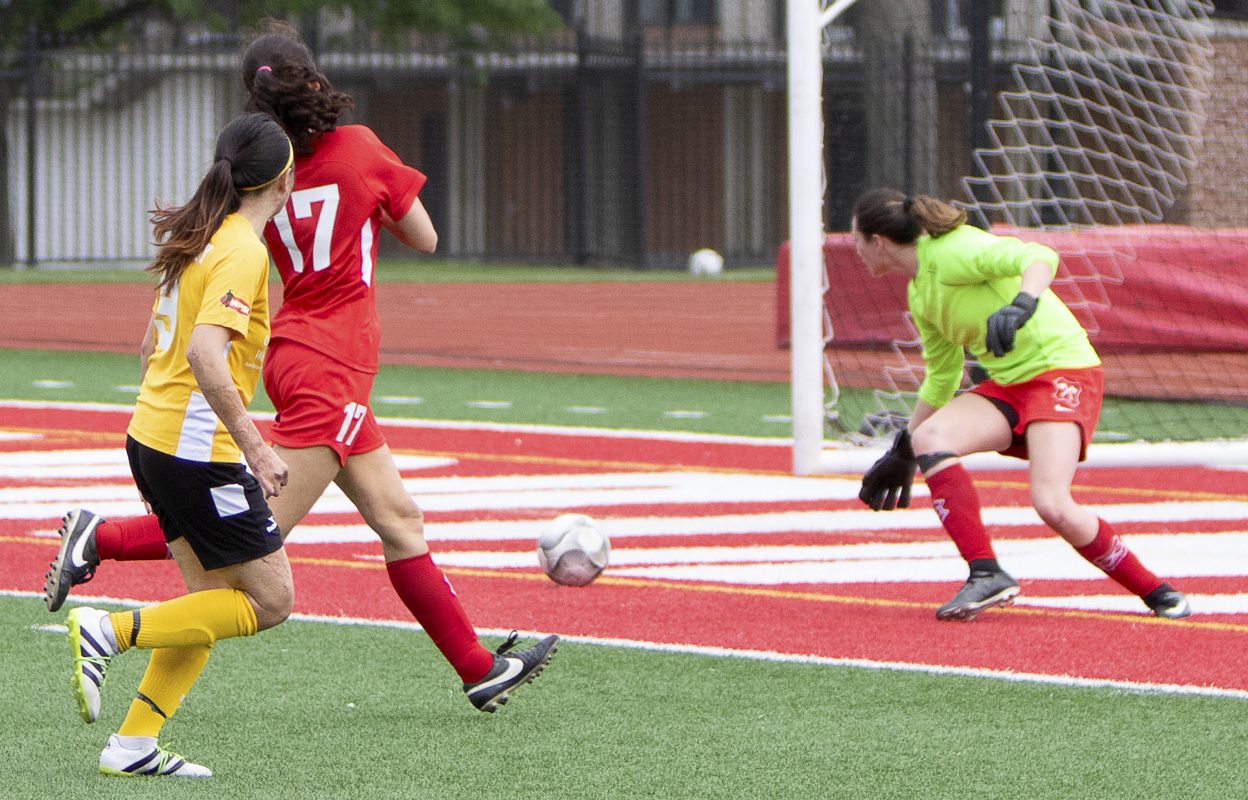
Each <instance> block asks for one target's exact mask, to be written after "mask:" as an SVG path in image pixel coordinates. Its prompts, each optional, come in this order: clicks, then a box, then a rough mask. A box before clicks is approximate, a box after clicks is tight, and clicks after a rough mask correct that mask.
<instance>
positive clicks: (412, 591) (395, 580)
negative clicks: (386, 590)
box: [386, 553, 494, 683]
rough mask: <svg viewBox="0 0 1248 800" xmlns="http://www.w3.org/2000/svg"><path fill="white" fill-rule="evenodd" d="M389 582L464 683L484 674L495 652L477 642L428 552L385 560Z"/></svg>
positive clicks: (459, 606)
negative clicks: (395, 559) (396, 559)
mask: <svg viewBox="0 0 1248 800" xmlns="http://www.w3.org/2000/svg"><path fill="white" fill-rule="evenodd" d="M386 572H388V573H389V574H390V583H392V584H394V590H395V591H396V592H398V594H399V599H401V600H402V601H403V604H404V605H405V606H407V608H408V610H409V611H411V612H412V616H414V617H415V618H416V621H417V622H419V623H420V626H421V627H422V628H424V629H425V632H426V633H428V634H429V638H430V639H432V640H433V643H434V644H435V645H436V646H437V648H438V649H439V650H441V651H442V655H444V656H446V660H447V661H449V662H451V666H452V667H454V668H455V671H456V672H457V673H459V677H460V679H461V680H462V681H463V682H464V683H475V682H476V681H479V680H481V679H482V678H483V677H485V673H487V672H489V671H490V667H492V666H493V665H494V654H493V653H491V652H490V651H489V650H486V649H485V648H484V647H482V646H481V643H480V642H479V641H477V632H476V631H475V630H473V627H472V623H470V622H469V621H468V615H467V614H465V613H464V607H463V606H462V605H460V603H459V598H458V597H457V596H456V595H455V590H454V588H452V587H451V582H450V581H449V580H448V579H447V577H446V575H444V574H443V573H442V570H440V569H438V567H437V565H436V564H434V563H433V557H432V556H431V555H430V554H429V553H425V554H424V555H423V556H414V557H412V558H403V559H400V560H398V561H390V562H387V563H386Z"/></svg>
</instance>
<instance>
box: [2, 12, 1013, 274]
mask: <svg viewBox="0 0 1248 800" xmlns="http://www.w3.org/2000/svg"><path fill="white" fill-rule="evenodd" d="M638 30H639V31H640V32H633V33H627V34H626V35H624V36H622V37H617V38H608V37H602V36H592V35H589V34H587V33H584V32H580V33H578V32H574V31H571V30H567V31H563V32H561V33H559V34H557V35H555V36H551V37H547V38H544V39H541V40H536V39H535V40H525V41H520V42H516V43H515V46H514V47H512V48H509V49H506V50H490V51H484V50H471V51H465V50H462V49H457V48H455V47H454V46H452V45H451V43H450V42H449V41H448V40H445V39H440V38H436V37H425V38H413V39H412V40H411V41H410V42H408V43H407V44H406V45H405V46H404V47H403V48H401V49H400V48H394V47H381V46H379V45H378V44H377V43H376V42H375V41H373V40H370V39H368V38H366V37H365V38H360V37H355V38H344V39H339V40H333V41H327V42H324V43H322V46H320V47H319V48H318V53H317V57H318V60H319V61H320V63H321V66H322V67H323V68H324V69H325V71H326V73H327V74H328V75H329V76H330V77H331V78H332V79H333V80H334V82H335V85H336V86H337V87H338V88H340V89H343V90H345V91H347V92H349V93H351V94H352V95H353V96H354V97H355V99H356V101H357V106H356V110H355V112H354V117H353V119H354V121H358V122H362V123H365V124H368V125H369V126H371V127H372V128H373V129H374V130H376V131H377V133H378V134H379V135H380V137H381V138H382V140H383V141H385V142H386V143H388V144H389V145H390V146H391V147H392V148H393V149H394V150H395V151H396V152H397V153H398V154H399V155H400V156H401V157H402V158H403V159H404V160H405V161H407V162H408V163H411V164H414V165H415V166H417V167H419V168H420V169H422V170H423V171H424V172H426V173H427V174H428V175H429V177H430V180H429V182H428V184H427V188H426V189H425V191H424V194H423V195H422V198H423V200H424V202H425V204H426V206H427V207H428V209H429V211H430V214H431V216H432V217H433V219H434V222H435V224H436V225H437V226H438V228H439V232H440V250H441V252H442V254H444V255H447V256H450V257H463V258H481V259H507V260H529V261H542V262H547V263H552V262H553V263H590V262H609V263H620V264H634V265H640V266H644V267H667V266H678V265H683V264H684V263H685V259H686V258H687V256H688V254H689V253H690V252H691V251H693V250H696V249H698V248H702V247H710V248H713V249H716V250H718V251H720V252H721V253H723V254H724V255H725V257H726V259H727V263H728V264H729V265H730V266H733V265H740V264H769V263H772V262H773V261H774V258H775V252H776V248H777V247H778V245H779V244H780V243H781V242H782V241H784V240H785V239H787V237H788V232H787V229H786V225H787V222H786V220H787V157H786V152H787V140H786V135H787V134H786V130H787V125H786V119H787V105H786V104H787V97H786V93H785V81H786V73H785V52H784V46H783V40H782V38H781V39H779V40H777V32H776V31H775V30H774V26H773V27H772V28H769V29H768V30H767V31H766V32H765V34H766V35H765V37H764V38H760V39H756V40H752V41H726V40H724V38H723V37H722V33H721V32H720V31H719V30H718V29H717V28H715V27H714V26H706V25H693V26H684V27H680V28H672V27H670V26H669V27H666V28H641V29H638ZM238 43H239V40H238V37H234V36H227V37H200V38H198V39H188V38H187V37H179V36H177V35H175V34H169V35H166V36H154V37H130V38H127V39H126V40H124V41H123V40H117V39H113V40H92V41H76V42H63V41H62V42H56V43H51V42H49V41H46V40H32V41H30V42H28V43H27V46H26V47H25V48H24V49H22V50H20V51H16V52H9V53H0V59H2V61H0V64H2V65H5V69H4V71H3V72H0V120H3V126H2V127H0V178H2V179H3V185H5V186H7V192H5V193H4V195H3V197H0V262H10V263H18V264H31V265H34V264H55V263H61V264H93V263H105V262H106V263H142V262H144V261H146V260H147V259H148V258H149V257H150V255H151V249H152V248H151V245H150V241H149V239H150V232H149V227H148V223H147V211H148V210H149V209H150V208H152V206H153V204H154V203H155V202H157V201H161V202H165V203H176V202H181V201H183V200H185V199H186V197H188V196H189V194H190V191H191V190H192V189H193V187H194V185H195V183H196V182H197V181H198V179H199V177H200V175H202V173H203V170H204V169H205V168H206V166H207V160H208V157H209V155H210V153H211V150H212V142H213V140H214V138H215V135H216V133H217V131H218V130H219V129H220V128H221V126H222V125H224V124H225V122H226V121H228V120H229V119H230V118H231V117H232V116H234V115H235V114H236V113H238V112H239V111H240V110H241V108H242V103H243V96H242V89H241V81H240V78H239V75H238V74H237V62H238V58H237V55H238ZM895 46H896V47H897V48H899V49H897V50H896V51H895V52H886V53H882V54H877V55H881V56H882V57H883V59H884V62H883V63H890V62H891V63H896V64H902V65H908V66H906V68H905V69H901V70H898V71H895V72H892V73H889V74H886V75H871V74H869V73H870V69H869V66H870V65H869V64H867V63H865V62H864V58H863V55H862V53H861V52H860V50H861V48H859V46H858V45H857V43H856V42H855V40H854V36H853V34H852V31H850V30H849V29H843V30H842V31H841V36H840V37H839V39H834V40H831V41H829V46H828V48H827V50H826V53H825V81H824V83H825V91H824V96H825V99H824V119H825V129H826V141H825V153H826V159H825V174H826V178H827V195H826V217H827V222H828V227H829V228H830V229H833V230H836V229H843V228H844V227H845V226H846V225H847V224H848V209H849V204H850V203H851V202H852V200H853V198H854V197H855V196H856V195H857V194H858V193H859V192H860V191H861V190H862V189H863V188H864V187H865V186H866V185H867V183H868V182H878V181H880V180H885V181H889V182H894V183H905V184H906V188H912V189H916V190H921V191H932V192H937V193H943V194H947V195H951V194H954V193H956V191H957V181H958V179H959V178H960V177H961V176H962V175H963V174H965V173H966V171H967V169H968V168H969V165H970V134H969V130H970V125H969V119H968V116H967V115H968V108H969V105H968V99H967V98H968V89H969V86H970V83H969V81H970V74H969V72H968V69H969V67H968V56H969V45H968V43H967V42H966V41H965V40H963V41H950V40H927V39H925V40H923V41H921V42H915V41H905V42H898V43H897V44H896V45H895ZM1002 47H1003V46H1002V45H1000V44H998V52H997V55H996V61H997V63H1004V61H1005V60H1008V54H1006V53H1005V52H1004V51H1003V50H1002V49H1001V48H1002ZM916 97H922V98H923V102H917V101H916V100H915V98H916ZM897 103H901V104H904V105H905V110H904V113H900V114H897V113H893V112H892V111H890V110H889V109H890V108H892V107H893V106H894V105H895V104H897ZM879 107H883V113H882V115H881V114H879V113H877V114H875V116H872V114H873V112H872V109H873V108H879ZM881 126H883V128H881ZM881 130H885V131H889V136H888V137H884V136H882V134H881V132H880V131H881ZM898 148H901V150H898ZM898 153H901V154H902V155H900V156H899V155H898ZM890 164H892V165H894V166H893V167H889V166H888V165H890ZM898 165H899V166H898ZM811 168H812V169H819V168H820V166H819V165H811ZM899 170H900V171H899ZM388 246H392V245H388Z"/></svg>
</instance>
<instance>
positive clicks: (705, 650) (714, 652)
mask: <svg viewBox="0 0 1248 800" xmlns="http://www.w3.org/2000/svg"><path fill="white" fill-rule="evenodd" d="M0 596H4V597H21V598H35V597H39V598H41V597H42V596H43V595H42V594H41V593H38V592H17V591H6V590H0ZM75 599H76V600H78V601H80V602H83V603H111V604H114V605H120V606H126V607H128V608H135V607H139V606H143V605H147V604H146V603H143V602H140V601H138V600H130V599H124V598H116V597H104V596H94V597H85V596H76V597H75ZM1005 610H1009V609H1005ZM290 619H292V620H296V621H299V622H312V623H320V624H328V625H342V626H358V627H368V628H395V629H398V630H407V631H421V630H423V628H421V627H420V625H418V624H416V623H415V622H404V621H402V620H378V619H364V618H361V617H330V616H324V615H318V614H291V615H290ZM477 632H478V633H479V634H483V635H485V636H499V637H503V636H507V635H508V634H509V633H510V630H509V629H508V630H504V629H501V628H499V629H490V628H478V629H477ZM518 633H519V634H520V635H521V636H522V637H526V638H538V637H540V636H542V635H544V634H542V633H540V632H536V631H518ZM560 639H562V640H563V641H566V642H574V643H576V644H588V645H596V646H600V647H617V648H621V649H627V650H648V651H653V652H661V653H678V654H682V655H696V656H711V657H715V658H739V659H745V660H749V661H768V662H775V663H783V664H810V665H817V666H825V667H846V668H850V669H865V670H873V671H877V672H913V673H919V674H925V675H935V676H946V675H948V676H954V677H963V678H983V679H987V680H996V681H1005V682H1007V683H1034V684H1043V685H1049V686H1058V687H1062V688H1067V689H1113V690H1117V691H1124V692H1130V693H1132V694H1152V695H1169V696H1200V697H1217V698H1223V699H1228V700H1240V701H1248V691H1245V690H1242V689H1220V688H1215V687H1209V686H1184V685H1182V684H1173V683H1141V682H1138V681H1115V680H1109V679H1100V678H1073V677H1070V676H1068V675H1043V674H1039V673H1032V672H1011V671H1006V670H992V669H984V668H981V667H949V666H944V665H941V664H915V663H906V662H898V661H872V660H869V659H861V658H829V657H826V656H813V655H792V654H788V653H777V652H773V651H769V650H733V649H730V648H726V647H705V646H702V645H693V644H665V643H662V642H645V641H639V640H636V639H611V638H604V637H597V636H564V635H563V634H560Z"/></svg>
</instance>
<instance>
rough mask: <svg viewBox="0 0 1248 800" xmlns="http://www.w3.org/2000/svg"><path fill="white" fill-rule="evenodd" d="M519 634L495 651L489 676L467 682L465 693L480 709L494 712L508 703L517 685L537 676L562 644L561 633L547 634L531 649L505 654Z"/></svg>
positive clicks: (508, 639) (512, 636)
mask: <svg viewBox="0 0 1248 800" xmlns="http://www.w3.org/2000/svg"><path fill="white" fill-rule="evenodd" d="M517 638H519V636H518V635H517V634H516V632H515V631H512V632H511V635H510V636H508V637H507V641H505V642H503V643H502V644H501V645H499V647H498V650H496V651H495V652H494V665H493V666H492V667H490V671H489V672H487V673H485V677H484V678H482V679H481V680H479V681H477V682H475V683H465V684H464V694H466V695H468V700H469V701H470V702H471V703H472V704H473V705H474V706H476V707H477V708H478V709H479V710H481V711H484V712H486V713H490V714H492V713H493V712H495V711H497V710H498V707H499V706H501V705H503V704H505V703H506V702H507V698H508V695H510V694H511V693H512V692H513V691H515V690H516V688H518V687H520V686H523V685H524V684H526V683H528V682H529V681H531V680H533V679H534V678H536V677H537V676H538V675H539V674H541V671H542V670H543V669H544V668H545V667H546V663H547V662H548V661H550V657H551V656H553V655H554V654H555V650H556V649H558V646H559V637H558V636H547V637H546V638H545V639H542V640H541V641H540V642H538V643H537V644H535V645H533V646H532V647H530V648H529V649H528V650H521V651H519V652H518V653H515V654H512V655H505V653H507V652H508V651H509V650H511V648H512V647H514V646H515V644H516V639H517Z"/></svg>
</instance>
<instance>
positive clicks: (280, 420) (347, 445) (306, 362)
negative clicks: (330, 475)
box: [264, 339, 386, 464]
mask: <svg viewBox="0 0 1248 800" xmlns="http://www.w3.org/2000/svg"><path fill="white" fill-rule="evenodd" d="M374 377H375V376H374V375H373V373H371V372H361V371H360V370H358V369H353V368H351V367H348V366H347V365H346V364H343V363H341V362H339V361H335V360H334V359H332V358H330V357H329V356H327V355H325V354H324V353H321V352H319V351H317V350H313V349H312V348H311V347H308V346H307V345H305V344H302V343H300V342H296V341H293V340H291V339H275V340H273V341H272V342H270V343H269V350H268V353H267V354H266V355H265V358H264V390H265V391H266V392H267V393H268V395H269V399H270V400H272V401H273V406H274V408H276V409H277V419H275V420H274V422H273V426H272V427H271V428H270V429H269V438H270V439H271V440H272V441H273V442H274V443H276V444H280V445H281V446H282V447H290V448H303V447H316V446H317V445H324V446H325V447H329V448H331V449H332V450H333V451H334V452H336V453H337V454H338V461H339V463H341V464H346V463H347V457H348V456H351V455H357V454H360V453H368V452H371V451H373V450H376V449H377V448H379V447H381V446H382V445H384V444H385V443H386V440H385V437H383V436H382V435H381V428H379V427H378V426H377V419H376V417H374V416H373V410H372V409H371V408H370V407H369V394H370V393H371V392H372V390H373V378H374Z"/></svg>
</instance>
